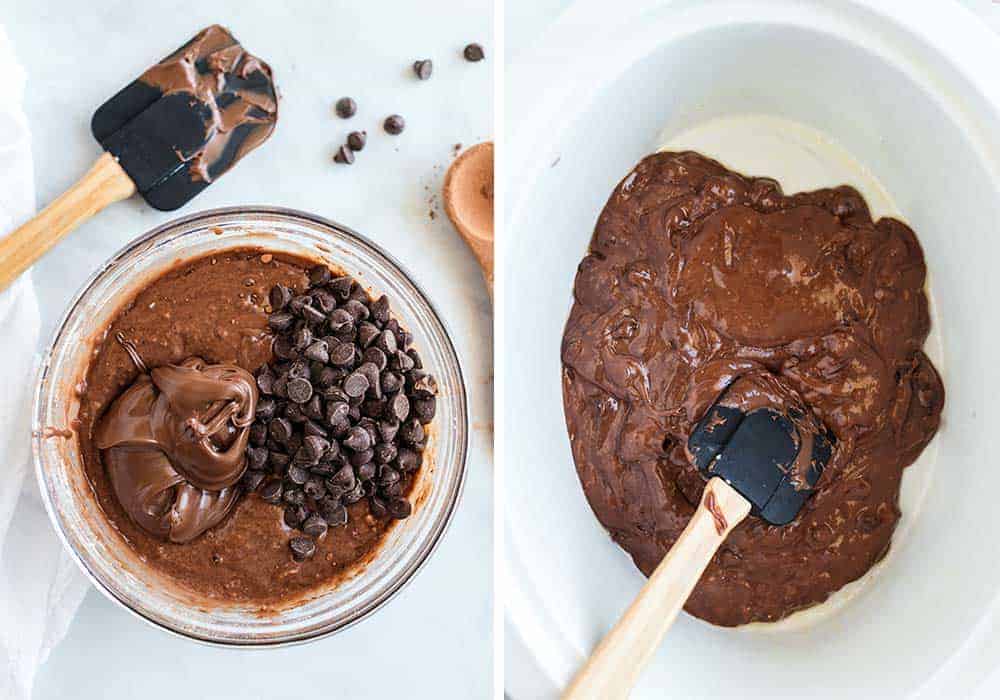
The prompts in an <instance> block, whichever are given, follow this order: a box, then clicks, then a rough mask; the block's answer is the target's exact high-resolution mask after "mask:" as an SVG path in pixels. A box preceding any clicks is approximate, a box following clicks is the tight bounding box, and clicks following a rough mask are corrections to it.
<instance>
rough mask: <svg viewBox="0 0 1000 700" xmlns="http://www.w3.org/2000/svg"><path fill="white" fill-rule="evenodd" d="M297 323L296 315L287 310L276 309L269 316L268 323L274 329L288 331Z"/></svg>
mask: <svg viewBox="0 0 1000 700" xmlns="http://www.w3.org/2000/svg"><path fill="white" fill-rule="evenodd" d="M293 323H295V316H293V315H292V314H290V313H288V312H287V311H276V312H274V313H273V314H271V315H270V316H268V317H267V325H268V326H270V327H271V330H274V331H279V332H280V331H287V330H288V329H289V328H291V327H292V324H293Z"/></svg>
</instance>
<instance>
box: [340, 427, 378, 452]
mask: <svg viewBox="0 0 1000 700" xmlns="http://www.w3.org/2000/svg"><path fill="white" fill-rule="evenodd" d="M344 446H345V447H350V448H351V449H352V450H354V451H355V452H361V451H362V450H367V449H368V448H369V447H371V446H372V438H371V435H369V433H368V431H367V430H365V429H364V428H362V427H361V426H354V427H353V428H351V429H350V430H349V431H347V438H346V439H344Z"/></svg>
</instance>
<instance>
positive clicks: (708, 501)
mask: <svg viewBox="0 0 1000 700" xmlns="http://www.w3.org/2000/svg"><path fill="white" fill-rule="evenodd" d="M749 512H750V503H749V502H748V501H747V500H746V499H745V498H743V496H741V495H740V494H738V493H737V492H736V491H735V490H733V488H732V487H731V486H730V485H729V484H727V483H726V482H725V481H723V480H722V479H719V478H714V479H711V480H710V481H709V482H708V484H706V485H705V492H704V493H703V494H702V497H701V504H700V505H699V506H698V508H697V510H695V512H694V516H693V517H692V518H691V521H690V522H689V523H688V526H687V527H686V528H684V532H682V533H681V536H680V537H678V538H677V541H676V542H675V543H674V546H673V547H672V548H671V549H670V551H669V552H667V555H666V556H665V557H663V561H661V562H660V565H659V566H657V567H656V570H655V571H654V572H653V575H652V576H650V577H649V580H648V581H647V582H646V585H645V586H643V587H642V590H641V591H640V592H639V595H638V596H637V597H636V599H635V600H634V601H632V605H630V606H629V608H628V610H626V611H625V614H624V615H623V616H622V618H621V619H620V620H619V621H618V623H617V624H616V625H615V626H614V628H613V629H612V630H611V631H610V632H609V633H608V634H607V636H605V637H604V639H603V640H601V643H600V644H599V645H598V646H597V648H596V649H595V650H594V653H593V654H591V655H590V659H588V660H587V663H586V665H584V667H583V668H582V669H580V671H579V672H578V673H577V675H576V677H575V678H574V679H573V682H572V683H570V685H569V687H568V688H567V689H566V692H565V693H564V694H563V700H617V699H619V698H627V697H628V695H629V693H630V692H631V690H632V686H633V685H635V681H636V679H637V678H638V677H639V673H640V672H641V671H642V669H643V667H644V666H645V665H646V662H647V661H649V658H650V657H651V656H652V655H653V652H654V651H656V648H657V647H658V646H659V644H660V640H661V639H663V635H664V634H666V632H667V630H668V629H670V626H671V625H672V624H673V623H674V620H675V619H677V614H678V613H679V612H680V610H681V608H682V607H684V601H686V600H687V598H688V596H689V595H691V591H692V590H694V587H695V584H697V583H698V579H699V578H701V575H702V573H704V571H705V567H707V566H708V562H709V561H711V559H712V555H713V554H715V551H716V550H717V549H718V548H719V545H720V544H722V541H723V540H724V539H726V536H727V535H728V534H729V532H730V530H732V529H733V527H735V526H736V524H737V523H739V522H740V521H741V520H743V518H745V517H746V516H747V513H749Z"/></svg>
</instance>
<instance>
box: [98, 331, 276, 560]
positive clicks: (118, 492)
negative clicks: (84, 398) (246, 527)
mask: <svg viewBox="0 0 1000 700" xmlns="http://www.w3.org/2000/svg"><path fill="white" fill-rule="evenodd" d="M119 342H120V343H121V344H122V346H123V347H124V348H125V349H126V351H127V352H129V355H130V356H133V354H134V353H135V348H134V346H132V345H131V344H130V343H128V341H126V340H124V339H119ZM133 359H134V358H133ZM137 365H139V367H140V369H144V365H143V364H142V363H141V360H140V362H138V363H137ZM256 408H257V386H256V383H255V381H254V378H253V377H252V376H251V375H250V373H248V372H247V371H246V370H243V369H241V368H239V367H236V366H233V365H209V364H206V363H205V362H204V361H203V360H201V359H199V358H190V359H188V360H186V361H184V362H183V363H181V364H180V365H166V366H163V367H157V368H156V369H154V370H152V371H151V372H149V373H146V372H145V371H143V373H142V374H140V375H139V377H138V379H136V381H135V382H134V383H133V384H132V385H131V386H130V387H129V388H128V389H126V390H125V392H124V393H123V394H122V395H121V396H119V397H118V398H117V399H116V400H115V401H114V402H113V403H112V404H111V406H110V408H109V409H108V411H107V413H105V414H104V416H103V417H102V418H101V420H100V422H99V423H98V424H97V428H96V430H95V432H94V443H95V444H96V446H97V447H98V448H99V449H100V450H101V451H102V455H103V458H104V463H105V466H106V468H107V470H108V476H109V478H110V480H111V485H112V488H113V489H114V492H115V496H116V498H117V499H118V502H119V503H120V504H121V506H122V508H124V509H125V511H126V512H127V513H128V514H129V516H130V517H131V518H132V519H133V520H134V521H135V522H136V523H137V524H138V525H139V526H140V527H142V529H144V530H146V531H147V532H149V533H150V534H151V535H154V536H156V537H160V538H162V539H167V540H170V541H171V542H179V543H183V542H189V541H191V540H193V539H194V538H196V537H198V535H200V534H202V533H203V532H205V530H207V529H209V528H211V527H213V526H214V525H216V524H218V523H219V522H221V521H222V519H223V518H225V516H226V515H227V514H228V513H229V511H230V509H231V508H232V507H233V504H234V503H235V502H236V498H237V497H238V496H239V493H240V487H239V485H238V482H239V480H240V477H242V476H243V472H244V471H245V469H246V463H247V456H246V453H247V444H248V441H249V432H250V424H251V423H252V422H253V419H254V414H255V412H256Z"/></svg>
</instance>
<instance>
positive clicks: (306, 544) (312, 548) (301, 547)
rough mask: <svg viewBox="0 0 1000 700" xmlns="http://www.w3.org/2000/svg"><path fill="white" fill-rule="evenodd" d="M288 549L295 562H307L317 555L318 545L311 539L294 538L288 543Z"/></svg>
mask: <svg viewBox="0 0 1000 700" xmlns="http://www.w3.org/2000/svg"><path fill="white" fill-rule="evenodd" d="M288 548H289V549H291V550H292V557H293V558H294V559H295V561H305V560H306V559H309V558H310V557H312V555H314V554H315V553H316V543H315V542H313V540H312V538H311V537H293V538H292V539H290V540H289V541H288Z"/></svg>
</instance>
